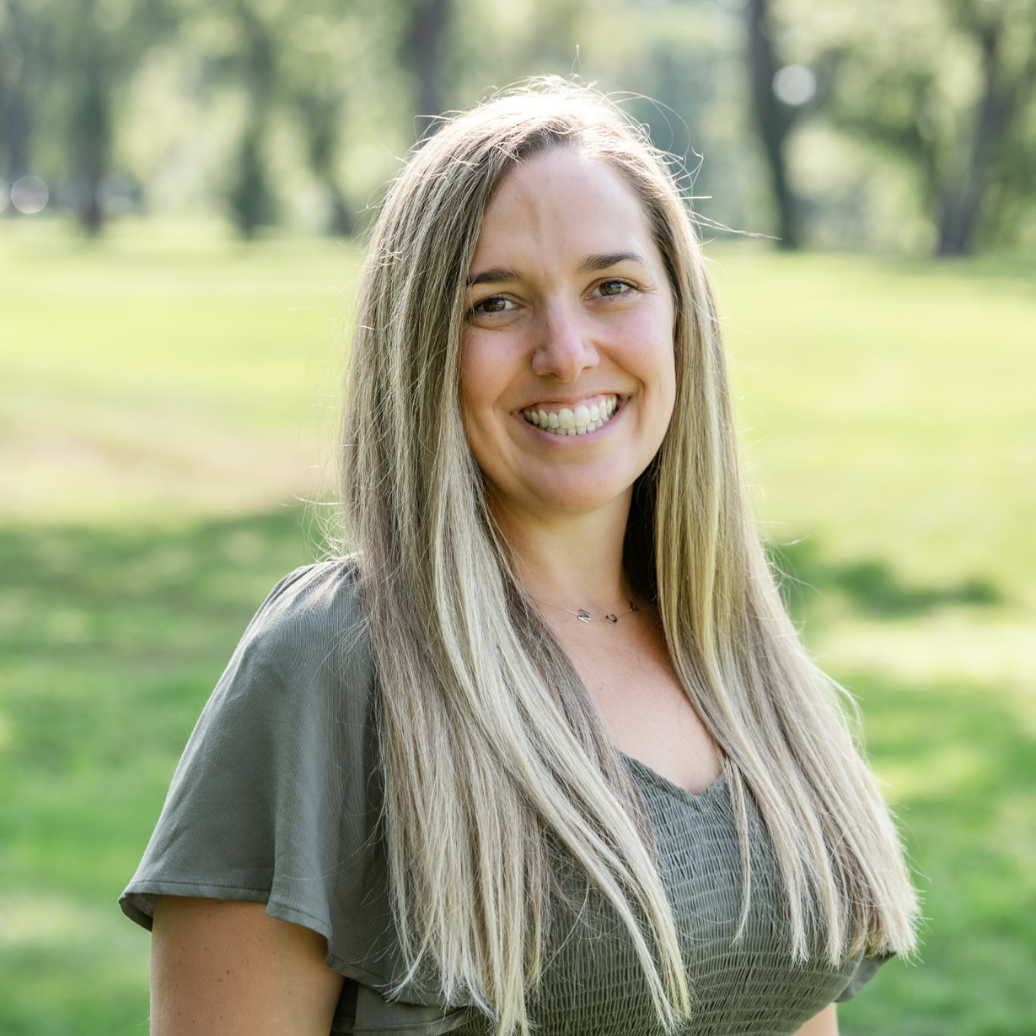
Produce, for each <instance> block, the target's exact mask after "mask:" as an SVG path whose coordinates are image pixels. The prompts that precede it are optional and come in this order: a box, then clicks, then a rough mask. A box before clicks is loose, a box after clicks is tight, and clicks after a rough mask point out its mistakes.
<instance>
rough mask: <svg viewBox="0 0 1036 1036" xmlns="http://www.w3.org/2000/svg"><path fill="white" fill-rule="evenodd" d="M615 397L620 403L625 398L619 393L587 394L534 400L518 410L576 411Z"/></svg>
mask: <svg viewBox="0 0 1036 1036" xmlns="http://www.w3.org/2000/svg"><path fill="white" fill-rule="evenodd" d="M613 396H614V397H615V398H616V399H617V400H619V402H621V401H622V399H623V396H622V394H621V393H619V392H587V393H581V394H580V395H578V396H570V397H569V398H567V399H557V398H549V399H548V398H543V397H540V398H538V399H534V400H532V401H531V402H529V403H523V404H522V405H521V406H520V407H518V410H519V411H521V410H538V409H540V408H547V407H549V408H550V409H554V408H555V407H568V409H569V410H572V409H574V408H575V407H577V406H590V405H591V404H593V403H601V402H603V401H604V400H606V399H611V398H612V397H613Z"/></svg>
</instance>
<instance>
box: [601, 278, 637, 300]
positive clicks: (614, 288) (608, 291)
mask: <svg viewBox="0 0 1036 1036" xmlns="http://www.w3.org/2000/svg"><path fill="white" fill-rule="evenodd" d="M633 290H634V287H633V285H632V284H630V282H629V281H621V280H611V281H602V282H601V283H600V284H598V285H597V288H596V289H595V291H597V293H598V294H600V295H607V296H615V295H625V294H627V293H628V292H631V291H633Z"/></svg>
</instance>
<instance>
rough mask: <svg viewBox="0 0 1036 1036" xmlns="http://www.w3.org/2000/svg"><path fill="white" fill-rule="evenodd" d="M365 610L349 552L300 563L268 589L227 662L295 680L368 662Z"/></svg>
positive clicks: (356, 568)
mask: <svg viewBox="0 0 1036 1036" xmlns="http://www.w3.org/2000/svg"><path fill="white" fill-rule="evenodd" d="M366 629H367V622H366V612H365V609H364V607H363V602H362V593H361V587H360V569H359V563H358V560H357V558H356V557H355V555H350V556H348V557H343V558H335V559H332V560H329V561H323V562H320V563H318V564H314V565H305V566H303V567H302V568H297V569H295V571H294V572H291V573H289V574H288V575H286V576H285V577H284V578H283V579H282V580H281V581H280V582H279V583H277V585H276V586H275V587H274V588H273V590H271V591H270V594H269V596H268V597H267V598H266V600H265V601H264V602H263V603H262V605H261V606H260V608H259V610H258V612H256V614H255V617H254V618H253V619H252V621H251V622H250V623H249V624H248V628H247V629H246V630H245V633H244V636H243V637H242V638H241V642H240V644H239V645H238V648H237V651H236V652H235V657H234V660H233V662H232V667H233V666H234V664H235V663H236V664H237V665H238V666H241V665H244V666H246V667H249V668H251V667H256V666H258V667H260V668H262V669H264V670H267V671H268V672H269V673H270V675H272V676H273V675H276V676H280V677H290V679H291V682H293V683H295V682H298V680H299V679H300V678H302V677H304V676H305V675H306V674H312V673H313V672H315V671H317V670H326V669H333V670H336V671H338V672H340V671H341V667H342V664H343V663H344V664H345V666H346V669H348V668H350V667H353V666H356V665H360V667H361V668H363V669H364V670H366V669H367V668H368V667H369V651H368V648H367V636H366Z"/></svg>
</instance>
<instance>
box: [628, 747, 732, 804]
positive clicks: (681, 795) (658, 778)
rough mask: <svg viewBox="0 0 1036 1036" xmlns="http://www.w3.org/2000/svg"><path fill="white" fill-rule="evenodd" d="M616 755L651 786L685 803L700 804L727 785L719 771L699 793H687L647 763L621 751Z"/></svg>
mask: <svg viewBox="0 0 1036 1036" xmlns="http://www.w3.org/2000/svg"><path fill="white" fill-rule="evenodd" d="M617 751H618V753H619V755H620V756H622V758H623V759H624V760H625V761H626V765H627V766H630V767H631V768H632V769H633V770H634V771H639V772H640V774H641V775H642V776H643V777H644V778H645V779H646V780H647V781H649V782H650V783H651V784H654V785H655V786H656V787H657V788H660V789H661V790H662V791H664V792H667V793H668V794H670V795H671V796H673V798H677V799H682V800H683V801H685V802H694V803H698V802H701V801H702V800H703V799H705V798H707V797H709V796H711V795H712V794H713V793H714V792H715V791H716V790H717V789H718V788H719V787H720V786H722V785H725V784H726V783H727V774H726V771H725V770H720V772H719V775H718V776H717V777H716V779H715V780H714V781H713V782H712V783H711V784H709V785H707V786H706V787H704V788H702V790H701V791H699V792H694V791H688V790H687V789H686V788H684V787H683V786H682V785H679V784H676V783H674V782H673V781H671V780H669V778H668V777H663V776H662V774H660V773H659V772H658V771H657V770H653V769H652V768H651V767H650V766H648V764H647V763H645V762H643V761H642V760H640V759H638V758H637V757H636V756H632V755H627V754H626V753H625V752H623V751H622V750H621V749H617Z"/></svg>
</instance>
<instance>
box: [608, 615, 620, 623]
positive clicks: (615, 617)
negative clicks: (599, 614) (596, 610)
mask: <svg viewBox="0 0 1036 1036" xmlns="http://www.w3.org/2000/svg"><path fill="white" fill-rule="evenodd" d="M605 619H606V620H607V621H608V622H618V621H619V617H618V615H606V616H605Z"/></svg>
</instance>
